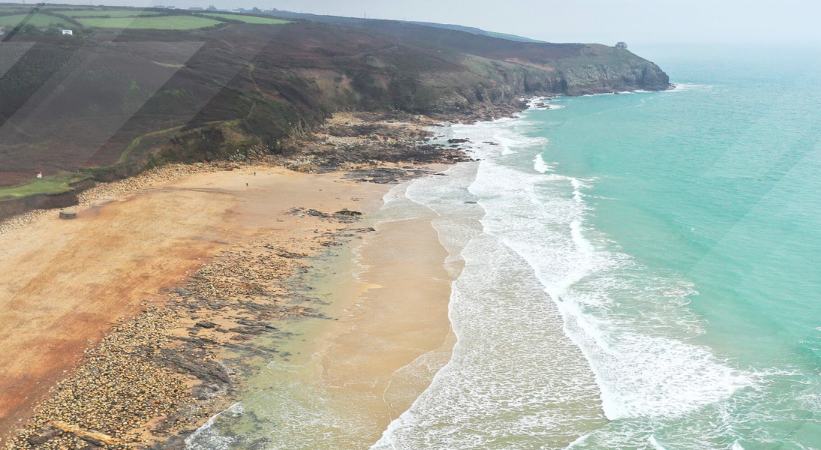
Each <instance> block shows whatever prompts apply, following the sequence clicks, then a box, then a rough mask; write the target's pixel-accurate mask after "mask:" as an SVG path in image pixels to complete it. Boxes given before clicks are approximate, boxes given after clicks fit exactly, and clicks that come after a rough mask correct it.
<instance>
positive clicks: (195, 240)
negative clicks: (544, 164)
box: [0, 167, 385, 437]
mask: <svg viewBox="0 0 821 450" xmlns="http://www.w3.org/2000/svg"><path fill="white" fill-rule="evenodd" d="M384 190H385V188H384V187H382V186H375V185H369V184H364V183H354V182H349V181H344V180H342V179H341V178H340V176H339V175H334V174H330V175H306V174H297V173H294V172H289V171H286V170H284V169H273V168H266V167H245V168H242V169H238V170H233V171H216V172H208V173H195V174H191V175H185V176H182V177H178V178H175V179H173V180H168V181H162V180H161V181H159V182H156V183H152V184H151V185H150V186H147V187H144V188H141V189H139V190H137V191H136V192H131V193H117V194H116V195H114V196H113V198H112V199H111V200H110V201H99V202H98V203H97V204H96V205H87V206H86V207H83V208H80V209H79V210H78V211H79V218H78V219H76V220H72V221H65V220H59V219H57V218H56V215H57V214H56V212H52V213H48V214H43V215H40V216H39V217H37V218H36V219H34V220H33V221H31V222H30V223H28V224H26V225H24V226H22V227H17V228H15V229H12V230H7V231H5V232H4V233H3V234H0V274H2V278H0V393H2V395H0V437H2V436H4V435H7V434H8V433H9V431H10V430H11V429H12V428H14V427H17V426H19V425H20V424H21V420H23V419H25V418H26V417H28V416H29V415H30V414H31V411H32V408H33V406H34V405H35V404H36V403H38V402H39V401H41V400H42V399H44V398H45V397H46V396H47V394H48V390H49V388H50V387H51V386H53V385H54V384H55V383H56V382H57V381H58V380H60V379H61V378H63V377H65V376H66V375H67V374H68V373H70V371H71V370H72V368H74V367H75V366H76V364H77V363H78V362H79V361H80V360H81V358H82V356H83V351H84V350H85V349H86V348H88V347H90V346H93V345H94V343H95V342H97V341H98V340H99V339H101V338H102V337H103V336H104V335H105V334H106V333H107V332H108V331H109V330H110V329H111V326H112V324H113V323H114V322H115V321H117V320H121V319H123V318H128V317H130V316H132V315H135V314H137V313H138V312H139V311H140V310H141V309H142V308H144V305H145V303H146V302H149V303H151V302H153V303H155V304H157V305H160V306H161V305H162V302H163V301H164V300H163V299H164V298H165V296H164V295H162V294H163V292H164V290H166V289H167V288H170V287H173V286H175V285H177V284H178V283H181V282H182V281H184V280H185V279H186V278H187V277H188V276H189V275H190V274H191V273H192V272H193V271H195V270H196V269H197V268H199V267H201V266H202V265H203V264H204V263H205V262H207V261H208V259H209V258H211V257H213V256H214V255H215V254H217V253H218V252H220V251H221V250H224V249H226V248H229V247H231V246H232V245H236V244H238V243H242V242H245V241H248V240H252V239H254V238H255V237H256V236H260V235H271V234H272V233H274V234H275V235H276V236H277V239H281V240H282V241H287V242H290V243H292V244H293V243H297V244H298V243H299V242H304V243H305V246H306V250H308V248H307V247H311V246H312V245H313V244H312V243H313V240H312V238H313V237H314V236H315V235H316V234H317V233H321V232H323V230H325V229H332V228H334V227H338V226H337V225H333V224H330V223H328V224H325V223H321V222H318V221H317V220H315V219H310V218H305V217H299V216H295V215H293V214H290V213H289V212H288V210H289V209H291V208H294V207H302V208H315V209H317V210H321V211H331V212H332V211H337V210H339V209H342V208H349V209H356V210H363V211H367V210H369V209H374V208H376V207H377V206H378V204H379V203H380V198H381V194H382V192H383V191H384ZM291 248H296V249H299V246H298V245H297V246H296V247H294V246H291Z"/></svg>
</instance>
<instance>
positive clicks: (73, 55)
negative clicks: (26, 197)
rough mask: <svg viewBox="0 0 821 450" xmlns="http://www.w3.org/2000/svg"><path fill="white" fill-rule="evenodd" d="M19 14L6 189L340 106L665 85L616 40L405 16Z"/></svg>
mask: <svg viewBox="0 0 821 450" xmlns="http://www.w3.org/2000/svg"><path fill="white" fill-rule="evenodd" d="M4 11H10V12H14V11H16V10H15V9H13V8H9V9H0V21H2V20H7V21H8V22H9V23H13V22H14V21H15V20H18V19H16V18H14V19H13V18H12V17H14V16H16V15H19V14H11V13H8V14H7V13H6V12H4ZM18 12H19V11H18ZM4 14H5V15H4ZM25 17H27V18H28V19H29V24H31V22H32V21H33V20H34V21H36V22H37V24H38V25H36V26H35V25H31V26H25V27H20V28H17V29H11V30H9V29H8V28H7V31H9V32H8V33H7V34H6V36H5V41H6V42H4V45H3V46H0V69H3V70H0V98H2V99H3V101H2V102H0V197H2V196H3V190H4V189H6V190H7V191H6V192H7V193H8V192H11V189H15V190H16V191H15V192H23V191H21V188H20V186H21V185H25V184H26V183H28V182H31V180H32V177H33V176H34V174H35V173H37V172H38V171H43V172H44V173H45V174H46V175H47V179H46V181H50V180H52V179H51V178H49V177H53V176H56V175H58V174H64V173H78V171H79V172H82V175H83V176H92V177H94V178H96V179H110V178H116V177H121V176H126V175H129V174H132V173H135V172H137V171H139V170H142V169H143V168H145V167H147V166H151V165H154V164H161V163H163V162H164V161H168V160H186V161H187V160H191V161H193V160H203V159H215V158H230V157H237V156H241V155H242V154H244V153H246V152H248V151H249V150H250V149H252V148H253V149H257V150H258V149H260V148H264V149H266V151H269V152H277V151H280V149H282V147H283V144H284V142H285V141H286V140H287V139H288V138H289V137H290V136H294V135H298V134H301V133H304V132H305V131H306V130H309V129H311V128H312V127H315V126H316V125H318V124H320V123H321V122H322V121H324V120H325V118H326V117H328V115H330V114H331V113H333V112H335V111H344V110H372V111H397V110H398V111H405V112H409V113H426V114H467V113H470V112H472V111H476V110H477V109H482V108H488V107H490V106H492V105H499V104H510V103H512V102H515V101H516V100H517V99H518V98H519V97H521V96H523V95H533V94H550V93H564V94H580V93H592V92H608V91H614V90H626V89H664V88H666V87H667V84H668V80H667V76H666V75H665V74H664V73H663V72H662V71H661V70H660V69H659V68H658V67H656V66H655V65H654V64H652V63H650V62H648V61H646V60H643V59H641V58H639V57H637V56H635V55H633V54H632V53H630V52H628V51H626V50H618V49H615V48H612V47H606V46H591V45H581V44H545V43H531V42H517V41H512V40H509V39H498V38H494V37H489V36H481V35H477V34H473V33H468V32H463V31H458V30H451V29H447V28H433V27H427V26H424V25H419V24H411V23H403V22H392V21H360V22H357V24H356V26H346V25H341V24H334V23H316V22H310V21H303V20H292V21H291V22H284V21H282V20H278V19H276V18H272V17H266V16H261V15H239V14H228V13H214V12H205V11H202V12H185V11H176V10H172V11H169V10H159V9H151V8H148V9H146V8H143V9H124V8H100V7H95V8H89V7H73V8H69V7H65V6H62V7H58V6H47V7H41V8H39V9H36V10H34V11H33V13H32V14H30V15H27V16H25ZM52 20H58V21H63V22H65V23H67V25H69V26H70V27H72V28H73V29H75V36H74V37H63V36H60V35H59V33H55V32H54V31H55V30H53V29H51V28H50V27H52ZM63 22H59V23H63ZM18 23H19V22H18ZM0 26H2V25H0ZM11 26H12V27H13V26H14V25H11ZM40 183H42V182H40ZM40 185H41V186H46V185H45V184H40ZM59 185H60V184H59V183H57V184H49V185H48V186H49V189H52V188H53V187H54V186H59ZM2 186H6V188H2ZM15 186H16V187H15ZM35 186H36V185H35ZM26 189H28V188H26ZM26 192H28V191H26Z"/></svg>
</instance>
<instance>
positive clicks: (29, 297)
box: [0, 166, 454, 448]
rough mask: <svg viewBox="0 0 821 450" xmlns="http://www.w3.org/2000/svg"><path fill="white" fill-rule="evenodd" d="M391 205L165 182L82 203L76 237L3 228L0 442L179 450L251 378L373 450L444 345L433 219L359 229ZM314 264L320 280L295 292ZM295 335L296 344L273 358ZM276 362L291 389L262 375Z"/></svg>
mask: <svg viewBox="0 0 821 450" xmlns="http://www.w3.org/2000/svg"><path fill="white" fill-rule="evenodd" d="M388 186H389V185H379V184H373V183H363V182H357V181H350V180H346V179H344V177H343V175H342V174H339V173H335V174H323V175H314V174H303V173H296V172H292V171H289V170H286V169H282V168H272V167H267V166H242V167H236V168H234V167H229V168H228V169H226V168H225V167H207V166H200V167H198V168H192V167H185V166H172V167H169V168H166V169H161V170H160V171H159V172H156V171H155V172H151V173H148V174H145V175H143V176H141V177H137V178H133V179H129V180H124V181H123V182H120V183H119V184H117V183H115V184H110V185H102V186H101V187H99V188H96V189H95V190H92V191H89V192H87V193H86V194H85V197H84V198H85V200H84V202H83V204H82V205H81V206H80V207H78V208H77V212H78V218H77V219H75V220H61V219H59V218H58V217H57V211H46V212H38V213H35V214H32V215H30V216H29V217H28V218H26V220H18V221H17V222H16V223H12V225H11V226H10V225H9V224H6V225H5V226H4V228H3V229H2V233H0V248H2V257H1V258H0V271H2V273H4V274H6V275H7V276H4V278H3V280H2V282H0V311H2V312H0V329H2V330H3V331H2V332H0V334H2V338H1V339H0V342H2V344H0V350H2V352H0V367H2V369H0V390H2V391H3V392H4V393H14V394H13V395H4V396H3V397H2V401H0V433H1V434H0V436H3V437H4V439H5V442H3V441H0V442H3V444H5V445H7V446H11V447H9V448H18V447H19V446H22V447H31V448H35V447H36V448H40V445H42V444H43V443H45V444H44V445H43V446H42V448H64V447H65V448H73V447H75V446H77V447H78V448H79V447H80V446H82V445H85V444H87V443H97V444H100V443H102V444H105V445H107V446H108V447H111V448H121V447H122V448H127V447H129V446H130V445H132V443H136V442H157V443H161V442H163V441H167V442H172V443H173V442H176V443H177V445H179V444H181V443H182V441H183V440H184V439H185V437H186V436H187V435H188V434H190V432H192V431H194V430H195V429H196V428H197V427H198V426H200V425H201V424H202V423H204V422H205V421H206V420H207V419H208V418H209V417H210V416H212V415H213V414H215V413H217V412H219V411H220V410H221V409H223V408H225V407H227V406H228V405H230V404H231V403H232V402H233V401H236V400H240V401H242V400H243V399H247V398H251V399H253V397H254V396H255V395H257V394H258V393H259V392H258V390H259V384H258V383H256V382H255V381H254V380H255V377H256V378H257V379H258V378H259V376H260V375H255V373H256V372H258V371H259V370H260V368H261V367H267V366H270V367H273V368H274V373H273V374H272V373H270V372H269V373H263V374H262V375H261V376H262V377H263V378H265V379H266V380H267V381H269V382H270V381H271V380H278V381H279V384H278V385H275V387H274V388H275V389H280V388H282V387H283V386H294V384H293V383H294V381H295V380H298V384H297V385H298V386H301V387H302V388H303V389H308V390H310V391H314V392H321V393H322V394H321V395H322V396H323V398H324V399H325V400H327V401H326V402H325V403H324V404H323V405H324V406H323V407H322V408H321V411H320V410H318V413H322V414H334V415H340V416H345V415H348V416H350V417H356V418H357V420H358V423H357V424H356V425H355V426H354V427H352V429H355V430H356V433H355V434H354V435H353V436H344V437H340V440H338V441H337V444H339V445H353V446H356V447H362V446H366V445H367V444H368V443H370V442H373V441H375V440H376V439H378V437H379V434H380V433H381V432H382V430H384V428H385V427H386V426H387V424H388V423H390V421H391V420H393V419H394V418H396V417H398V415H399V414H401V413H402V412H403V411H404V410H406V409H407V408H408V407H409V405H410V404H411V403H412V402H413V400H414V399H415V398H416V397H417V396H418V394H419V393H421V392H422V391H423V390H424V389H425V387H426V386H427V385H428V384H429V382H430V380H431V378H432V376H433V375H434V374H435V372H436V370H437V369H438V368H439V367H441V366H442V365H443V364H445V363H446V362H447V360H448V358H449V355H450V349H451V347H452V345H453V340H454V338H453V336H452V333H451V331H450V324H449V321H448V316H447V314H448V299H449V294H450V283H451V281H452V278H451V275H449V273H448V272H447V271H446V270H445V268H444V266H443V262H444V260H445V257H446V252H445V250H444V249H443V248H442V246H441V245H440V244H439V241H438V238H437V235H436V232H435V231H434V229H433V228H432V226H431V223H430V220H431V218H432V217H428V216H419V217H415V218H413V219H410V220H396V221H384V220H383V221H375V220H372V219H371V216H372V215H373V214H375V213H376V212H377V211H378V209H379V208H380V206H381V205H382V195H384V193H385V192H386V191H387V189H388ZM349 211H353V212H349ZM360 213H362V215H361V216H360ZM360 217H361V218H363V219H360ZM370 225H373V226H374V227H375V228H372V227H371V226H370ZM331 248H333V249H336V250H334V251H333V254H330V255H329V254H328V251H329V249H331ZM322 255H328V256H327V257H325V259H323V260H315V261H314V260H313V259H312V258H316V257H320V256H322ZM316 264H320V265H321V264H325V265H326V266H327V265H329V264H330V266H329V267H332V268H333V270H332V275H328V276H314V277H313V278H312V281H311V282H310V283H309V284H310V285H306V283H304V282H301V281H299V280H298V278H294V276H296V275H298V274H300V273H308V274H311V273H312V268H311V266H314V265H316ZM303 289H309V290H310V289H315V290H316V291H321V292H323V294H321V295H319V297H321V303H322V304H323V305H322V306H320V305H318V304H314V303H312V301H313V300H312V297H308V296H304V295H303V294H301V293H300V292H301V290H303ZM317 293H319V292H317ZM303 297H304V298H303ZM325 304H327V305H325ZM299 317H308V318H310V317H318V319H313V320H308V321H301V322H293V321H292V319H294V318H299ZM323 318H325V319H323ZM327 319H331V320H327ZM293 323H297V324H299V325H296V326H297V327H301V328H300V329H301V330H302V332H300V333H299V334H298V335H296V337H295V338H292V339H287V338H286V339H278V340H277V339H274V341H275V342H276V344H271V342H274V341H272V340H271V336H274V337H275V338H276V337H278V336H280V334H282V335H288V334H289V333H280V331H279V330H280V328H283V327H284V328H285V329H286V330H287V329H288V327H289V326H290V325H289V324H293ZM278 333H280V334H278ZM280 346H281V347H282V348H280ZM280 353H281V354H287V355H289V356H288V357H287V358H284V359H283V358H282V357H279V356H276V355H277V354H280ZM134 355H139V357H134ZM286 360H287V361H288V367H291V368H293V367H298V370H297V371H293V370H288V371H286V372H281V373H276V368H277V367H278V365H277V364H278V362H281V361H286ZM240 361H241V362H240ZM289 377H290V378H289ZM266 385H268V386H270V384H266ZM251 403H253V401H251ZM284 403H287V401H285V402H284ZM123 405H139V406H129V407H124V406H123ZM21 427H22V430H23V431H22V432H21V433H19V434H16V436H17V437H16V438H14V439H12V438H13V437H14V436H15V430H16V429H21ZM283 431H284V433H283V435H282V436H283V437H287V435H288V434H287V433H288V430H283ZM320 436H321V435H317V437H320ZM169 439H170V441H169ZM329 445H330V444H329ZM61 446H64V447H61Z"/></svg>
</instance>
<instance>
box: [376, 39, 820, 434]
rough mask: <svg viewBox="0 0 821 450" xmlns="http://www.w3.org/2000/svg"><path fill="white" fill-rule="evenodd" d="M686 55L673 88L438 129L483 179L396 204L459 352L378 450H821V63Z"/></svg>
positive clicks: (666, 62)
mask: <svg viewBox="0 0 821 450" xmlns="http://www.w3.org/2000/svg"><path fill="white" fill-rule="evenodd" d="M679 50H681V51H680V52H679V53H677V54H673V53H674V52H673V53H671V52H669V51H667V52H666V53H664V54H665V55H667V56H666V59H665V58H662V57H660V58H657V59H659V62H660V63H661V64H662V66H663V67H665V68H666V69H667V70H668V71H670V73H671V74H672V76H673V79H674V80H676V81H678V82H679V86H678V87H677V89H675V90H673V91H670V92H663V93H635V94H629V95H627V94H625V95H605V96H590V97H582V98H561V99H557V100H554V103H555V104H556V105H560V106H561V108H552V109H551V110H542V111H536V110H531V111H528V112H526V113H525V114H523V115H522V117H520V118H518V119H505V120H500V121H496V122H493V123H483V124H478V125H474V126H453V127H451V128H450V129H448V130H447V137H460V138H464V137H467V138H470V139H471V142H472V143H473V145H472V147H473V148H472V151H473V152H474V154H475V155H476V156H478V157H479V158H481V159H482V160H481V162H479V163H478V164H473V165H463V166H460V167H457V168H454V169H452V170H451V171H450V176H449V177H448V178H446V179H441V178H440V179H424V180H419V181H417V182H414V183H413V184H412V185H411V187H410V188H409V189H408V196H409V197H410V198H411V199H413V200H415V201H417V202H419V203H422V204H425V205H427V206H429V207H431V208H433V209H435V210H436V211H437V212H439V213H440V215H441V217H440V220H439V221H438V228H439V230H440V236H442V237H443V240H444V241H446V242H451V244H450V246H449V248H450V249H452V254H455V255H458V257H462V258H464V260H465V264H466V266H465V271H464V273H463V274H462V275H461V276H460V278H459V279H458V280H457V281H456V283H455V285H454V295H453V298H452V306H451V320H452V322H453V325H454V329H455V331H456V332H457V335H458V337H459V341H458V344H457V347H456V350H455V352H454V357H453V359H452V360H451V362H450V363H449V364H448V365H447V366H446V367H445V368H444V369H443V370H442V371H440V373H439V374H437V377H436V379H435V381H434V383H433V384H432V386H431V387H430V388H429V389H428V390H427V391H426V392H425V393H424V394H423V395H422V396H421V397H420V398H419V399H418V400H417V402H416V403H415V404H414V406H413V407H412V408H411V409H410V410H409V411H408V412H407V413H405V414H404V415H403V416H402V417H401V418H400V419H399V420H397V421H395V422H394V423H393V424H392V425H391V427H389V429H388V430H386V432H385V434H384V435H383V437H382V440H381V441H380V442H379V443H378V444H377V445H376V447H377V448H382V447H386V448H387V447H391V446H395V447H398V448H429V447H438V448H479V447H482V448H488V447H490V448H544V447H551V448H562V447H567V446H569V447H572V448H671V449H672V448H776V447H777V448H819V447H821V424H820V423H819V420H821V419H819V412H821V390H820V389H819V386H821V382H820V381H819V369H820V368H821V365H819V356H820V355H819V350H821V338H820V336H819V335H820V334H821V328H820V326H821V300H820V299H819V297H821V271H819V270H818V269H817V264H816V263H817V262H818V261H819V257H818V256H817V255H818V254H819V252H820V251H821V208H819V206H821V205H819V203H821V196H820V195H819V194H818V192H819V188H821V175H819V174H821V146H819V143H818V138H819V135H821V134H819V132H820V131H821V114H819V112H818V111H819V107H820V106H821V88H819V86H821V83H819V82H821V70H818V69H819V67H816V66H821V64H819V61H821V58H816V59H811V60H810V61H809V62H808V61H807V53H806V51H802V52H793V53H792V54H790V53H789V52H783V51H782V52H778V53H773V54H772V55H771V57H770V58H765V59H761V58H749V59H745V56H744V55H747V54H748V53H745V52H739V51H735V50H732V51H729V50H728V52H727V53H726V54H715V53H714V54H710V53H707V54H706V55H705V54H704V53H703V52H697V51H692V52H691V51H687V50H686V49H683V50H682V49H679ZM817 53H818V52H816V54H817ZM808 65H809V66H810V67H807V66H808ZM465 202H469V203H467V204H466V203H465ZM473 202H476V203H475V204H473ZM466 211H467V212H466ZM471 211H472V212H471ZM466 214H467V215H469V214H473V217H475V218H476V219H478V220H479V221H480V223H479V224H476V223H464V216H465V215H466Z"/></svg>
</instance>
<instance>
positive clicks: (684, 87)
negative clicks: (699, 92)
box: [665, 83, 711, 92]
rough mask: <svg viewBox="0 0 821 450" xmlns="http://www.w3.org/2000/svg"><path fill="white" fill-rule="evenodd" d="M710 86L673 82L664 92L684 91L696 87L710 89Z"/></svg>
mask: <svg viewBox="0 0 821 450" xmlns="http://www.w3.org/2000/svg"><path fill="white" fill-rule="evenodd" d="M710 88H711V86H710V85H708V84H696V83H674V84H673V88H672V89H668V90H666V91H665V92H684V91H692V90H696V89H710Z"/></svg>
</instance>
